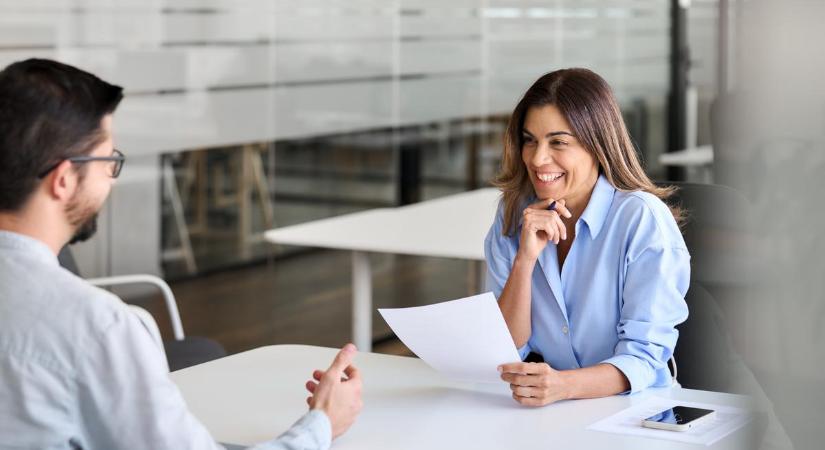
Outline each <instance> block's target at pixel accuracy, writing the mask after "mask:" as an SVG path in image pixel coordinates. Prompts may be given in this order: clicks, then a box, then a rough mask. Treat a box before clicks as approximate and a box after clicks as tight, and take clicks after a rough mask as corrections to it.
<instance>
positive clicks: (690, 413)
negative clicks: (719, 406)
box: [642, 406, 716, 431]
mask: <svg viewBox="0 0 825 450" xmlns="http://www.w3.org/2000/svg"><path fill="white" fill-rule="evenodd" d="M714 417H716V411H714V410H712V409H701V408H691V407H689V406H674V407H673V408H670V409H666V410H664V411H662V412H660V413H658V414H654V415H652V416H650V417H648V418H647V419H645V420H643V421H642V426H643V427H648V428H656V429H659V430H669V431H686V430H688V429H690V428H691V427H694V426H696V425H699V424H700V423H702V422H706V421H708V420H712V419H713V418H714Z"/></svg>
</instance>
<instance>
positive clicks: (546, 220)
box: [518, 198, 573, 262]
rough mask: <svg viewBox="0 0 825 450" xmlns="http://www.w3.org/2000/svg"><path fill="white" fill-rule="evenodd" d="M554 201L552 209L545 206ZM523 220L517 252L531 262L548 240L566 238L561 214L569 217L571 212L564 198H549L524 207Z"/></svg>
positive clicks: (554, 241) (556, 242)
mask: <svg viewBox="0 0 825 450" xmlns="http://www.w3.org/2000/svg"><path fill="white" fill-rule="evenodd" d="M553 202H556V204H555V205H554V207H553V209H552V210H548V209H547V208H548V207H549V206H550V205H551V204H552V203H553ZM523 215H524V221H523V223H522V227H521V238H520V240H519V250H518V251H519V254H520V255H522V256H523V257H525V258H527V260H528V261H530V262H533V261H535V260H536V259H538V257H539V254H540V253H541V251H542V250H544V247H546V246H547V244H548V243H549V242H551V241H552V242H553V243H554V244H558V243H559V241H560V240H564V239H567V227H566V226H565V225H564V222H562V220H561V216H564V217H567V218H570V217H573V214H571V213H570V211H569V210H568V209H567V207H565V201H564V200H553V199H551V198H548V199H545V200H541V201H538V202H536V203H533V204H532V205H530V206H528V207H527V208H525V209H524V212H523Z"/></svg>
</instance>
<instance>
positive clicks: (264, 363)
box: [171, 345, 746, 450]
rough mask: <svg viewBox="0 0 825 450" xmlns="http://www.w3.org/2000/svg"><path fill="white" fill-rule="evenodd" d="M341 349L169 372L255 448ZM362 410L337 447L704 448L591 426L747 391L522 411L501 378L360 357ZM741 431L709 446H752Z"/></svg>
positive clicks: (249, 355) (217, 422)
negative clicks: (458, 376) (480, 380)
mask: <svg viewBox="0 0 825 450" xmlns="http://www.w3.org/2000/svg"><path fill="white" fill-rule="evenodd" d="M336 351H337V350H336V349H330V348H322V347H311V346H302V345H278V346H269V347H261V348H258V349H255V350H251V351H248V352H244V353H239V354H236V355H232V356H229V357H226V358H222V359H219V360H215V361H212V362H209V363H206V364H202V365H198V366H194V367H191V368H188V369H184V370H180V371H177V372H174V373H172V374H171V376H172V379H173V380H174V382H175V383H176V384H177V385H178V386H179V387H180V389H181V391H182V393H183V396H184V398H185V399H186V402H187V403H188V405H189V407H190V409H191V410H192V411H193V412H194V414H195V415H196V416H197V417H198V418H199V419H200V420H201V421H203V423H204V424H205V425H206V427H207V428H208V429H209V430H210V431H211V432H212V434H213V435H214V436H215V437H216V438H217V439H218V440H219V441H222V442H228V443H234V444H245V445H248V444H252V443H255V442H259V441H264V440H267V439H270V438H271V437H273V436H275V435H277V434H279V433H281V432H283V431H284V430H286V429H287V428H288V427H289V426H290V425H291V424H292V423H294V422H295V420H297V419H298V417H300V416H301V415H302V414H303V413H304V412H305V411H306V409H307V406H306V400H305V399H306V396H307V394H306V391H305V390H304V383H305V382H306V381H307V380H308V379H309V376H310V373H311V372H312V370H314V369H316V368H326V367H327V366H328V365H329V363H330V361H331V360H332V358H333V356H334V355H335V353H336ZM355 364H356V365H357V366H358V367H359V369H360V370H361V372H362V375H363V378H364V391H363V399H364V409H363V411H362V413H361V415H360V416H359V418H358V420H357V422H356V423H355V425H354V426H353V427H352V428H351V429H350V430H349V432H348V433H346V434H345V435H343V436H342V437H340V438H339V439H337V440H336V441H335V442H334V443H333V447H332V448H333V449H340V450H346V449H358V450H369V449H381V450H389V449H411V450H412V449H415V450H421V449H428V450H430V449H451V450H452V449H473V450H484V449H491V450H492V449H495V450H501V449H519V448H523V449H532V448H559V449H561V448H566V449H591V448H592V449H597V448H598V449H611V450H617V449H633V450H640V449H670V448H672V449H686V448H706V447H703V446H698V447H697V446H695V445H689V444H683V443H677V442H666V441H661V440H654V439H647V438H642V437H635V436H624V435H616V434H610V433H603V432H598V431H592V430H586V428H587V427H588V426H589V425H590V424H592V423H594V422H597V421H599V420H601V419H603V418H605V417H608V416H610V415H612V414H614V413H616V412H618V411H621V410H623V409H625V408H627V407H629V406H631V405H633V404H636V403H638V402H640V401H642V400H644V399H645V398H646V397H647V396H650V395H656V396H661V397H671V398H678V399H680V400H683V401H697V402H708V403H714V404H721V405H733V406H743V405H744V404H745V399H744V398H743V397H739V396H734V395H730V394H720V393H712V392H705V391H694V390H688V389H679V388H672V389H649V390H648V391H646V392H644V393H641V394H637V395H632V396H626V395H625V396H613V397H607V398H602V399H595V400H575V401H567V402H559V403H556V404H553V405H549V406H546V407H542V408H529V407H522V406H520V405H518V404H516V403H515V402H514V401H513V400H512V398H511V397H510V394H509V389H508V387H507V386H506V385H505V384H504V383H503V382H502V383H501V384H471V383H461V382H455V381H451V380H447V379H445V378H443V377H442V376H441V375H439V374H438V373H436V372H435V371H433V370H432V369H431V368H430V367H429V366H427V365H426V364H425V363H424V362H423V361H421V360H419V359H417V358H406V357H399V356H389V355H379V354H375V353H361V354H359V355H358V356H357V357H356V360H355ZM745 438H746V433H745V432H744V431H743V430H739V431H737V432H735V433H734V434H733V435H731V436H728V437H726V438H724V439H722V440H721V441H719V442H718V443H716V445H714V446H711V447H709V448H713V449H716V448H744V447H741V446H743V445H744V443H745Z"/></svg>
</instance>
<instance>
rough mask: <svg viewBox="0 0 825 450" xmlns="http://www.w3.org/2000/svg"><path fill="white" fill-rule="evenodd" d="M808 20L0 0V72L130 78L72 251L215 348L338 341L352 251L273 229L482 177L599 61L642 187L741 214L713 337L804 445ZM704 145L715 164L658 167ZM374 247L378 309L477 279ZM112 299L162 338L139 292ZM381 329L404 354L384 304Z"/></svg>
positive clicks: (810, 325) (644, 7) (728, 7)
mask: <svg viewBox="0 0 825 450" xmlns="http://www.w3.org/2000/svg"><path fill="white" fill-rule="evenodd" d="M680 6H681V7H680ZM822 13H823V8H822V5H819V2H806V1H792V2H763V1H741V0H710V1H697V0H694V1H690V2H684V1H683V2H679V1H671V2H668V1H657V0H621V1H620V0H610V1H597V0H589V1H588V0H544V1H538V0H534V1H527V0H513V1H505V0H450V1H438V0H237V1H232V0H145V1H138V0H119V1H117V0H110V1H106V0H85V1H83V0H74V1H59V0H28V1H23V0H20V1H3V2H0V66H5V65H7V64H9V63H11V62H13V61H17V60H20V59H24V58H28V57H45V58H53V59H57V60H60V61H63V62H66V63H69V64H73V65H77V66H78V67H81V68H83V69H85V70H89V71H91V72H93V73H95V74H97V75H99V76H100V77H102V78H103V79H105V80H107V81H110V82H113V83H115V84H119V85H122V86H124V87H125V89H126V100H125V101H124V102H123V103H122V105H121V107H120V108H119V110H118V112H117V115H116V121H115V132H116V143H117V146H118V148H119V149H121V150H122V151H123V152H124V153H125V154H126V155H127V157H128V162H127V164H126V167H125V170H124V171H123V174H122V176H121V178H120V179H119V180H118V184H117V185H116V188H115V189H114V191H113V193H112V197H111V199H110V201H109V203H108V205H107V206H106V208H105V210H104V211H103V212H102V214H101V218H100V219H101V220H100V224H99V225H100V228H99V232H98V235H97V237H96V238H95V239H93V240H92V241H89V242H87V243H84V244H81V245H77V246H74V247H73V248H72V252H73V254H74V256H75V259H76V260H77V262H78V265H79V269H80V271H81V273H82V274H83V276H86V277H94V276H104V275H121V274H130V273H150V274H156V275H160V276H162V277H163V278H165V279H166V280H168V281H170V282H171V284H172V288H173V290H174V291H175V294H176V296H177V297H178V302H179V305H180V308H181V315H182V316H183V320H184V324H185V326H186V328H187V331H188V332H189V333H190V334H197V335H204V336H209V337H211V338H213V339H215V340H217V341H218V342H220V343H221V344H222V345H224V346H225V347H226V348H227V350H229V351H230V352H237V351H242V350H246V349H249V348H254V347H258V346H261V345H267V344H273V343H287V342H288V343H308V344H316V345H327V346H337V345H340V344H342V343H343V342H345V341H346V340H347V339H348V338H349V323H348V318H349V316H350V314H349V301H348V299H349V290H350V279H349V269H348V267H349V264H350V260H349V257H348V255H347V254H344V253H342V252H336V251H325V250H317V249H307V248H297V247H284V246H274V245H272V244H269V243H267V242H265V241H264V240H263V239H262V232H263V231H265V230H267V229H270V228H274V227H282V226H286V225H291V224H296V223H302V222H306V221H309V220H313V219H318V218H324V217H331V216H336V215H340V214H344V213H348V212H353V211H360V210H366V209H371V208H376V207H387V206H398V205H404V204H410V203H415V202H418V201H422V200H427V199H433V198H438V197H442V196H445V195H449V194H454V193H458V192H463V191H466V190H470V189H474V188H479V187H484V186H487V185H489V180H490V179H491V177H492V176H493V174H494V173H495V171H496V169H497V165H498V160H499V157H500V151H501V136H502V132H503V129H504V126H505V125H506V121H507V116H508V114H509V112H510V111H511V109H512V107H513V106H514V105H515V103H516V102H517V100H518V98H519V95H520V94H521V93H522V92H523V91H524V90H525V89H526V88H527V86H529V84H530V83H531V82H532V81H533V80H535V79H536V78H537V77H538V76H539V75H541V74H543V73H545V72H548V71H551V70H553V69H557V68H562V67H571V66H581V67H588V68H591V69H593V70H595V71H596V72H598V73H599V74H601V75H602V76H604V77H605V78H606V79H607V80H608V82H609V83H610V84H611V85H612V86H613V88H614V90H615V93H616V95H617V97H618V99H619V102H620V105H621V108H622V111H623V114H624V116H625V120H626V122H627V124H628V127H629V129H630V131H631V134H632V137H633V139H634V141H635V143H636V144H637V147H638V150H639V152H640V154H641V156H642V158H643V160H644V162H645V165H646V168H647V170H648V172H649V173H650V174H651V175H652V176H653V177H654V178H656V179H657V180H665V179H671V180H674V179H677V180H686V181H694V182H701V183H708V182H716V183H721V184H725V185H728V186H732V187H734V188H736V189H738V190H740V191H742V192H743V193H744V194H745V196H746V197H747V198H748V199H749V201H750V202H751V204H752V206H753V209H748V212H747V213H745V214H743V215H742V217H740V219H742V221H743V222H747V223H748V224H752V225H754V226H755V229H751V228H748V231H747V233H744V234H743V236H745V237H744V238H742V239H738V238H737V239H733V242H736V243H738V244H741V245H740V247H738V250H741V251H743V252H744V255H739V256H741V259H740V260H737V262H732V263H730V265H732V266H737V267H738V266H740V265H741V264H740V261H742V260H748V261H756V262H757V264H756V266H758V267H755V268H754V267H751V266H748V267H747V269H748V270H747V273H748V274H750V275H752V274H754V273H757V274H759V276H758V277H757V278H759V279H760V280H761V281H771V289H761V288H755V287H756V286H755V285H753V284H749V283H750V281H751V278H748V277H749V276H750V275H738V277H739V278H738V279H739V281H742V280H744V281H743V284H746V285H747V286H748V287H749V288H754V289H751V290H745V291H743V290H738V291H736V292H735V293H733V294H731V293H730V290H729V291H726V292H725V294H723V296H724V297H725V298H726V300H728V301H727V302H726V303H724V304H722V305H720V306H721V309H722V310H723V312H724V313H725V315H726V317H727V319H728V322H727V323H726V325H725V329H726V330H728V332H729V334H730V335H731V336H732V339H733V341H734V344H735V346H736V349H737V350H738V354H740V355H741V356H742V357H743V358H744V359H745V360H746V361H747V363H748V367H749V368H750V369H752V370H753V373H754V374H755V375H756V378H757V380H758V381H759V382H760V383H761V384H762V386H763V387H764V388H765V392H766V393H767V394H768V397H770V399H771V400H772V401H773V402H774V404H775V405H776V408H777V411H778V413H779V416H780V418H781V419H783V425H784V426H785V428H786V429H787V430H788V431H789V435H790V436H791V437H792V438H793V439H794V443H795V444H796V445H797V446H798V447H800V448H805V447H806V446H807V445H808V444H811V443H815V442H816V440H815V436H816V434H817V433H821V431H820V430H817V429H816V428H817V427H816V425H815V422H814V421H812V418H811V417H813V416H811V414H812V412H813V411H815V409H814V408H813V405H815V404H816V402H817V401H819V400H817V399H821V394H820V396H819V397H817V396H815V395H814V396H811V395H810V394H811V393H812V392H816V391H818V390H819V391H821V381H822V374H821V373H819V371H814V370H810V369H811V368H819V369H821V368H823V367H825V357H823V352H822V344H823V333H822V332H821V330H820V324H821V320H822V319H823V317H825V310H823V307H822V302H821V298H822V295H821V292H822V289H821V288H822V287H823V286H822V281H821V279H822V276H821V272H822V263H821V258H820V257H819V256H818V255H821V254H822V253H821V252H820V250H823V249H822V245H821V238H819V233H820V232H819V230H821V228H820V227H819V225H820V224H821V222H822V217H821V216H822V213H821V212H820V211H819V210H820V209H821V208H819V205H821V200H819V198H818V197H819V195H821V194H819V193H821V192H822V190H821V186H819V184H820V183H819V181H818V180H819V179H820V178H821V175H819V174H821V171H818V169H819V168H821V167H822V165H823V162H822V157H821V154H822V153H821V151H820V150H821V148H822V142H823V136H822V130H823V129H825V127H823V124H825V115H823V112H822V111H823V109H822V108H823V106H825V102H823V101H822V100H823V99H822V97H823V95H822V89H823V88H822V82H821V81H820V79H819V78H820V76H819V75H820V74H821V73H822V69H823V68H825V65H823V64H822V52H821V51H820V50H817V49H816V48H817V46H821V44H822V43H823V42H825V40H823V36H822V32H821V30H819V28H821V27H818V26H817V25H816V18H821V17H825V16H823V15H822ZM684 48H687V49H689V52H683V50H682V49H684ZM680 68H681V69H683V70H680ZM674 95H675V97H674ZM719 99H724V101H720V100H719ZM674 105H676V106H675V107H674ZM767 124H771V125H773V126H766V125H767ZM710 145H712V146H713V151H714V153H713V160H712V162H711V161H707V160H700V161H699V162H688V163H684V164H681V165H678V166H673V165H668V166H665V165H663V164H662V155H663V154H666V153H668V152H669V151H678V150H685V149H697V148H707V147H706V146H710ZM812 205H814V206H812ZM766 216H767V217H768V218H766ZM800 218H804V220H803V219H800ZM724 242H726V243H727V242H730V239H727V238H726V239H725V240H724ZM371 261H372V263H373V266H374V281H373V283H374V289H375V305H376V306H379V307H380V306H412V305H416V304H427V303H432V302H435V301H441V300H447V299H452V298H457V297H461V296H464V295H466V294H468V293H469V292H472V291H473V290H476V289H477V286H478V282H479V280H478V279H477V276H476V275H475V274H477V268H476V267H475V266H474V263H471V262H465V261H458V260H445V259H439V258H425V257H410V256H397V255H372V256H371ZM760 261H761V262H764V264H762V265H760V264H758V262H760ZM759 286H761V284H760V285H759ZM118 293H120V294H121V295H122V296H123V297H124V298H126V299H127V300H129V301H132V302H135V303H138V304H141V305H143V306H146V307H147V308H148V309H149V310H150V311H153V312H154V313H156V314H155V317H156V318H158V320H159V322H160V325H161V329H162V331H163V332H164V334H168V333H169V325H168V323H167V322H166V321H165V318H164V315H163V314H162V313H157V312H158V311H162V307H161V303H160V300H159V299H158V298H157V296H156V295H155V294H154V293H153V292H152V291H149V290H146V289H135V288H132V289H128V290H119V291H118ZM778 299H782V300H781V301H780V300H778ZM342 318H344V319H342ZM373 337H374V339H375V342H376V344H377V345H376V351H387V352H395V353H404V352H405V349H404V348H403V346H400V345H399V344H398V343H397V341H395V340H394V339H392V336H391V334H390V332H389V330H388V328H387V327H386V326H385V325H384V324H383V322H382V321H381V320H379V319H377V317H376V320H374V329H373ZM812 372H816V373H812ZM817 388H820V389H817ZM806 416H808V417H807V418H806Z"/></svg>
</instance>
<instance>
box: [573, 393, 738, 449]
mask: <svg viewBox="0 0 825 450" xmlns="http://www.w3.org/2000/svg"><path fill="white" fill-rule="evenodd" d="M676 405H683V406H690V407H693V408H703V409H712V410H714V411H716V417H715V418H714V419H712V420H710V421H707V422H704V423H700V424H699V425H697V426H696V427H693V428H690V429H688V430H686V431H668V430H656V429H653V428H646V427H643V426H642V420H644V419H645V418H647V417H650V416H652V415H654V414H657V413H660V412H662V411H664V410H666V409H668V408H672V407H674V406H676ZM752 418H753V415H752V414H750V413H749V412H748V410H746V409H743V408H736V407H733V406H722V405H712V404H709V403H697V402H684V401H680V400H675V399H672V398H663V397H651V398H649V399H645V400H644V401H643V402H641V403H639V404H638V405H633V406H631V407H630V408H627V409H625V410H623V411H619V412H618V413H616V414H613V415H612V416H610V417H608V418H606V419H603V420H600V421H598V422H596V423H594V424H592V425H590V426H589V427H587V429H588V430H596V431H605V432H608V433H619V434H629V435H632V436H643V437H648V438H654V439H664V440H667V441H677V442H687V443H690V444H700V445H713V444H714V443H716V442H717V441H719V440H720V439H722V438H723V437H725V436H727V435H729V434H731V433H733V432H734V431H736V430H738V429H739V428H741V427H743V426H745V424H747V423H748V422H750V420H751V419H752Z"/></svg>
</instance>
